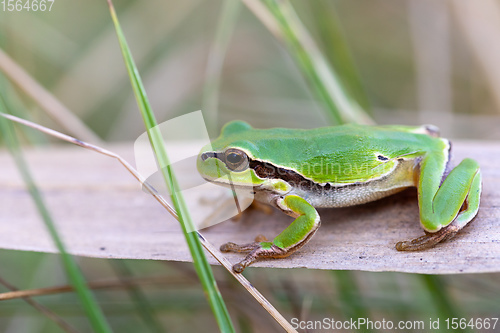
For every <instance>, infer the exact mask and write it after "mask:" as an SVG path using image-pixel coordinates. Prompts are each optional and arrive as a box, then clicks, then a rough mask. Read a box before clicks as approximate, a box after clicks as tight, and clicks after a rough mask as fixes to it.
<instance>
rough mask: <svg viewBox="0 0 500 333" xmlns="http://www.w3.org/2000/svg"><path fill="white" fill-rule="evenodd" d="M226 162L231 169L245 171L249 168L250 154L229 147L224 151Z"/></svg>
mask: <svg viewBox="0 0 500 333" xmlns="http://www.w3.org/2000/svg"><path fill="white" fill-rule="evenodd" d="M224 162H225V163H226V166H227V167H228V169H229V170H231V171H243V170H245V169H246V168H248V156H247V154H246V153H245V152H244V151H241V150H239V149H235V148H229V149H227V150H226V151H225V152H224Z"/></svg>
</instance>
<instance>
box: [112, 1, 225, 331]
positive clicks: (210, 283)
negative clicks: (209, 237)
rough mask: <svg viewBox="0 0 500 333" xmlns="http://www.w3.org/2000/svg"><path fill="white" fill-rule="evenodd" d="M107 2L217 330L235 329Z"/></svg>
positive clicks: (141, 86) (116, 21) (128, 51)
mask: <svg viewBox="0 0 500 333" xmlns="http://www.w3.org/2000/svg"><path fill="white" fill-rule="evenodd" d="M108 3H109V7H110V12H111V17H112V19H113V23H114V25H115V29H116V34H117V36H118V41H119V43H120V48H121V51H122V54H123V58H124V61H125V65H126V67H127V71H128V74H129V76H130V81H131V83H132V88H133V90H134V94H135V97H136V100H137V104H138V106H139V110H140V112H141V115H142V118H143V120H144V124H145V126H146V129H147V130H148V135H149V140H150V143H151V146H152V148H153V151H154V153H155V156H156V159H157V161H158V163H159V165H160V166H167V167H163V168H162V169H161V170H162V174H163V177H164V179H165V183H166V186H167V189H168V190H169V193H172V195H171V199H172V203H173V205H174V208H175V210H176V211H177V214H178V216H179V222H180V223H181V227H182V231H183V233H184V236H185V237H186V242H187V244H188V247H189V250H190V252H191V256H192V257H193V264H194V267H195V270H196V272H197V274H198V276H199V278H200V281H201V284H202V286H203V289H204V291H205V292H206V294H207V298H208V301H209V304H210V307H211V308H212V311H213V313H214V315H215V319H216V320H217V323H218V325H219V328H220V330H221V331H222V332H234V327H233V324H232V322H231V318H230V317H229V313H228V311H227V308H226V305H225V303H224V300H223V298H222V296H221V294H220V291H219V289H218V288H217V284H216V282H215V278H214V276H213V273H212V269H211V268H210V265H209V264H208V261H207V259H206V257H205V254H204V253H203V249H202V246H201V243H200V241H199V239H198V237H197V235H196V233H193V232H191V233H188V232H187V230H194V229H195V228H193V227H192V224H193V222H192V220H191V217H190V214H189V211H188V210H187V207H186V204H185V201H184V198H183V197H182V195H181V194H180V192H179V191H178V190H177V189H178V188H179V186H178V184H177V180H176V179H175V176H174V174H173V172H172V170H171V169H170V167H169V164H170V163H169V159H168V156H167V152H166V150H165V147H164V146H163V138H162V136H161V133H160V132H159V131H156V130H154V129H153V128H154V127H155V126H157V122H156V119H155V116H154V114H153V111H152V110H151V107H150V104H149V101H148V98H147V95H146V91H145V89H144V86H143V84H142V81H141V79H140V76H139V72H138V70H137V68H136V66H135V64H134V61H133V59H132V54H131V53H130V50H129V47H128V45H127V42H126V40H125V36H124V34H123V32H122V30H121V27H120V24H119V22H118V18H117V16H116V12H115V11H114V8H113V5H112V3H111V1H108ZM152 129H153V130H152ZM188 227H189V228H188Z"/></svg>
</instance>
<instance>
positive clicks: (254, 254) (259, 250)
mask: <svg viewBox="0 0 500 333" xmlns="http://www.w3.org/2000/svg"><path fill="white" fill-rule="evenodd" d="M276 207H278V208H279V209H281V210H282V211H283V212H285V213H286V214H288V215H290V216H292V217H294V218H295V220H294V221H293V222H292V224H290V225H289V226H288V227H287V228H286V229H285V230H283V232H281V233H280V234H279V235H278V236H276V238H274V240H273V241H272V242H269V241H256V242H255V243H250V244H246V245H237V244H234V243H226V244H223V245H222V246H221V248H220V250H221V251H222V252H250V253H249V254H248V255H247V256H246V258H245V259H243V260H242V261H240V262H239V263H237V264H236V265H234V266H233V270H234V271H235V272H237V273H241V272H243V270H244V269H245V267H247V266H249V265H250V264H252V263H253V262H255V261H257V260H259V259H260V258H283V257H287V256H289V255H290V254H292V253H293V252H295V251H297V250H298V249H300V248H301V247H302V246H304V245H305V244H306V243H307V242H308V241H309V239H311V237H312V236H313V235H314V233H315V232H316V230H318V228H319V226H320V218H319V214H318V212H317V211H316V209H315V208H314V207H313V206H311V205H310V204H309V203H308V202H307V201H306V200H304V199H302V198H301V197H299V196H296V195H288V196H286V197H284V198H282V197H279V198H278V199H277V200H276ZM256 240H257V239H256Z"/></svg>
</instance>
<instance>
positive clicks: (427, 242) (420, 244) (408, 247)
mask: <svg viewBox="0 0 500 333" xmlns="http://www.w3.org/2000/svg"><path fill="white" fill-rule="evenodd" d="M460 229H461V228H460V227H459V226H456V225H453V224H450V225H448V226H446V227H444V228H442V229H441V230H439V231H438V232H435V233H427V234H426V235H424V236H421V237H418V238H415V239H412V240H410V241H402V242H398V243H397V244H396V250H398V251H420V250H426V249H429V248H431V247H433V246H434V245H436V244H437V243H440V242H442V241H445V240H448V239H450V238H452V237H453V236H455V235H456V233H457V232H458V231H459V230H460Z"/></svg>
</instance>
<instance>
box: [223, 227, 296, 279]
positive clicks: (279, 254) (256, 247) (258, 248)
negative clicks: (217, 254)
mask: <svg viewBox="0 0 500 333" xmlns="http://www.w3.org/2000/svg"><path fill="white" fill-rule="evenodd" d="M255 240H256V242H254V243H250V244H244V245H238V244H235V243H225V244H223V245H222V246H221V247H220V250H221V251H222V252H239V253H241V252H250V253H248V255H247V256H246V257H245V259H243V260H242V261H240V262H239V263H237V264H235V265H234V266H233V270H234V271H235V272H236V273H241V272H243V270H244V269H245V268H246V267H247V266H249V265H251V264H252V263H254V262H255V261H257V260H259V259H261V258H283V257H286V256H288V254H289V253H288V252H289V251H287V250H285V249H282V248H280V247H278V246H276V245H274V244H273V243H271V242H269V241H267V239H266V238H265V237H264V236H262V235H259V236H257V237H256V238H255Z"/></svg>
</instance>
